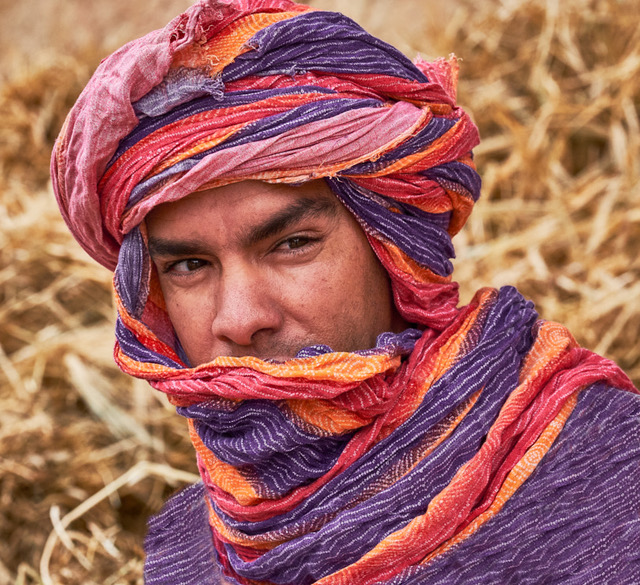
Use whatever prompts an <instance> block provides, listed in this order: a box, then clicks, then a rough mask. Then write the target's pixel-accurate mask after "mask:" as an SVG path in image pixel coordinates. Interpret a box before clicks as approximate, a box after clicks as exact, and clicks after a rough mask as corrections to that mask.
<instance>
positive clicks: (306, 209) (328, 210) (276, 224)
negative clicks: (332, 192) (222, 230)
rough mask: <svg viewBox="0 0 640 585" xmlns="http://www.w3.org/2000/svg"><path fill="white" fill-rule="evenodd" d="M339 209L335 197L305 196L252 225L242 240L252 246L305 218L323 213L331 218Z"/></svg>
mask: <svg viewBox="0 0 640 585" xmlns="http://www.w3.org/2000/svg"><path fill="white" fill-rule="evenodd" d="M337 211H338V202H337V201H336V200H335V199H333V198H329V197H322V198H310V197H303V198H300V199H297V200H296V201H294V202H293V203H291V204H290V205H288V206H287V207H285V208H284V209H282V210H281V211H279V212H278V213H276V214H274V215H272V216H271V217H269V218H268V219H267V221H266V222H265V223H263V224H259V225H256V226H253V227H251V228H250V229H249V230H248V231H247V233H246V234H244V235H243V236H242V238H241V240H242V243H243V244H244V245H246V246H251V245H253V244H257V243H259V242H261V241H263V240H266V239H268V238H271V237H273V236H275V235H278V234H279V233H281V232H282V231H284V230H286V229H287V228H288V227H290V226H292V225H294V224H296V223H297V222H299V221H302V220H303V219H308V218H310V217H318V216H323V215H324V216H326V217H329V218H331V217H335V215H336V213H337Z"/></svg>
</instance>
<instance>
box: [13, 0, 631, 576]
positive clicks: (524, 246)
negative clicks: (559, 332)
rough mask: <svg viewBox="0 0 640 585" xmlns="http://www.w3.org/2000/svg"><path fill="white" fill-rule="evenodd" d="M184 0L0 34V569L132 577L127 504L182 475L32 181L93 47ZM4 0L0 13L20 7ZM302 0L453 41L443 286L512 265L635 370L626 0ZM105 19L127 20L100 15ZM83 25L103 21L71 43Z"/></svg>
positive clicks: (500, 272)
mask: <svg viewBox="0 0 640 585" xmlns="http://www.w3.org/2000/svg"><path fill="white" fill-rule="evenodd" d="M187 3H188V2H178V0H176V1H175V2H173V3H172V2H170V1H169V0H167V1H165V2H162V1H161V0H156V2H150V3H149V6H150V7H151V8H149V9H148V10H146V11H142V12H141V11H140V10H138V12H135V13H133V12H128V11H129V10H133V9H134V8H133V6H131V5H130V3H124V2H112V3H109V4H108V5H107V4H103V5H101V9H100V10H101V11H102V12H100V13H96V14H94V15H92V19H91V20H89V17H88V16H87V15H86V14H85V16H84V19H85V20H84V22H85V23H87V22H91V23H92V25H91V26H85V27H75V28H78V29H81V30H82V32H83V34H84V35H85V37H86V38H83V39H82V40H80V41H74V40H73V38H72V32H73V31H72V30H71V26H73V25H75V24H76V21H74V20H73V17H72V14H73V10H74V8H73V6H76V7H78V8H77V9H78V10H79V11H80V13H82V10H85V11H86V7H85V8H81V6H84V5H83V4H81V3H77V4H76V3H74V2H71V3H68V2H67V3H65V4H64V5H65V6H66V8H64V10H63V12H62V13H61V14H63V15H66V16H65V17H64V19H62V18H61V17H60V16H55V15H56V14H58V12H56V10H57V9H56V8H55V6H58V4H59V5H60V6H62V4H63V3H62V2H53V3H47V4H46V7H45V4H44V3H42V6H43V10H44V11H45V13H46V14H49V16H50V17H51V18H54V16H55V18H58V21H55V22H54V23H53V24H52V23H51V22H50V23H48V24H47V23H43V22H40V24H39V26H40V29H41V30H40V34H39V35H38V34H35V35H31V37H30V40H29V42H30V45H29V48H30V50H34V49H33V47H34V46H35V45H37V42H38V39H40V42H45V41H42V39H47V40H46V42H47V43H48V44H49V45H52V46H50V47H48V52H47V54H45V53H38V54H37V55H26V53H21V54H19V55H17V54H16V53H15V49H16V47H17V46H19V43H18V42H17V41H16V43H14V44H13V52H9V51H8V50H7V51H4V52H3V59H4V61H3V62H2V64H3V86H2V88H1V90H0V112H2V115H1V118H0V401H1V402H0V404H1V406H2V408H1V409H0V541H1V542H2V543H3V546H2V547H0V583H11V582H14V583H19V584H21V585H27V584H32V583H65V584H71V585H73V584H93V583H95V584H102V585H107V584H110V585H115V584H120V583H141V582H142V579H141V567H142V539H143V535H144V526H145V521H146V517H147V516H148V515H149V514H150V513H152V512H154V511H156V510H158V509H159V507H160V506H161V503H162V501H163V499H164V498H165V497H166V496H167V495H168V494H169V493H171V492H172V491H173V490H174V489H176V488H177V487H178V486H179V485H181V484H182V483H184V482H185V481H189V480H190V479H191V478H192V477H193V476H192V475H190V473H191V474H193V473H195V464H194V457H193V453H192V448H191V447H190V445H189V443H188V440H187V439H186V432H185V428H184V423H183V422H182V421H181V419H179V417H177V416H176V415H175V414H174V413H173V412H172V409H171V408H169V407H168V406H167V404H166V402H165V401H164V400H163V399H162V397H160V396H158V395H157V394H156V393H155V392H152V391H151V390H150V389H149V388H148V387H147V386H146V385H145V384H143V383H140V382H135V381H132V380H128V379H126V378H124V377H123V376H121V375H120V374H119V373H118V372H117V371H116V369H115V366H114V365H113V363H112V359H111V346H112V337H113V333H112V331H113V325H112V321H113V309H112V306H111V296H110V290H109V288H110V274H109V273H107V272H106V271H105V270H103V269H102V268H100V267H98V266H96V265H94V263H93V262H92V261H91V260H90V259H89V258H88V257H86V255H85V254H84V253H83V252H82V251H81V250H80V249H79V248H78V246H77V245H76V244H75V243H74V242H73V241H72V239H71V237H70V236H69V235H68V233H67V231H66V228H65V226H64V224H63V222H62V220H61V219H60V217H59V215H58V212H57V208H56V205H55V202H54V200H53V197H52V195H51V193H50V188H49V186H48V159H49V152H50V149H51V146H52V143H53V139H54V137H55V135H56V134H57V131H58V129H59V127H60V125H61V123H62V120H63V118H64V116H65V114H66V112H67V110H68V108H69V107H70V105H71V104H72V103H73V101H74V99H75V97H76V96H77V94H78V93H79V91H80V90H81V88H82V86H83V85H84V83H86V81H87V79H88V76H89V74H90V72H91V71H92V69H93V68H94V67H95V66H96V64H97V62H98V60H99V59H100V58H101V57H102V56H103V55H104V54H105V53H106V51H107V50H108V49H112V48H113V44H114V43H115V42H118V43H119V42H122V41H123V40H126V38H123V36H124V37H131V36H134V35H138V34H142V33H143V32H146V30H147V29H148V28H149V27H150V26H157V25H159V24H161V23H162V22H164V21H165V20H167V18H168V17H170V16H172V15H174V14H175V13H177V11H178V10H179V9H181V8H183V7H184V6H185V5H186V4H187ZM5 4H6V5H0V10H2V11H3V12H5V13H6V12H7V11H8V10H9V6H10V7H11V8H10V9H11V11H14V12H15V11H17V10H20V5H19V4H17V3H13V4H11V5H9V4H8V3H5ZM33 4H34V3H31V4H30V5H27V6H29V8H28V9H27V8H22V10H23V11H24V10H28V11H31V12H32V11H33V10H36V9H37V8H36V7H34V6H33ZM35 4H39V3H38V2H36V3H35ZM392 4H393V5H392ZM52 5H53V6H54V8H51V6H52ZM313 5H314V6H318V7H321V8H329V9H339V10H344V11H345V12H347V13H348V14H349V15H350V16H352V17H354V18H356V19H357V20H358V21H359V22H361V23H362V24H363V25H364V26H365V28H367V29H368V30H370V31H371V32H373V33H374V34H378V35H380V36H382V37H383V38H385V39H386V40H389V41H390V42H393V43H394V44H396V45H398V46H399V47H400V48H401V49H402V50H404V51H405V52H407V53H409V54H411V55H413V54H414V53H415V52H416V51H420V52H422V53H423V55H424V56H425V57H434V56H437V55H439V54H445V55H446V54H447V53H449V52H452V51H453V52H455V53H456V54H457V55H458V56H459V57H461V59H462V61H461V79H460V95H459V101H460V103H461V104H463V105H464V106H465V107H466V108H468V109H469V110H470V111H471V112H472V113H473V115H474V118H475V120H476V122H477V123H478V125H479V127H480V130H481V134H482V136H483V143H482V145H481V146H480V147H479V148H478V149H477V151H476V161H477V163H478V167H479V169H480V171H481V174H482V175H483V177H484V191H483V197H482V199H481V201H480V203H479V204H478V205H477V208H476V210H475V211H474V213H473V214H472V216H471V219H470V222H469V225H468V226H467V228H466V229H465V230H464V231H463V232H462V233H461V234H460V235H459V236H458V237H457V251H458V260H457V261H456V275H457V279H458V280H459V281H460V282H461V287H462V294H463V299H464V300H465V301H468V300H469V298H470V296H471V294H472V292H473V291H474V290H476V289H477V288H479V287H481V286H487V285H489V286H501V285H504V284H514V285H517V286H518V287H519V288H520V289H521V290H522V291H523V292H524V293H525V294H526V295H527V296H529V297H530V298H532V299H533V300H534V301H535V302H536V305H537V307H538V308H539V310H540V312H541V314H542V315H543V316H544V317H545V318H547V319H553V320H557V321H560V322H563V323H565V324H567V325H568V326H569V327H570V329H571V330H572V331H573V333H574V334H575V335H576V337H577V338H578V340H579V341H580V342H581V343H582V344H584V345H585V346H587V347H590V348H592V349H595V350H596V351H598V352H601V353H604V354H605V355H607V356H609V357H611V358H612V359H615V360H616V361H618V362H619V363H620V364H621V365H622V366H623V367H624V368H625V369H626V370H627V371H628V372H629V373H630V374H631V375H632V377H633V378H634V380H635V381H636V383H638V381H640V335H639V332H640V278H639V276H640V260H639V259H638V255H637V253H636V251H637V250H638V249H639V248H640V188H639V177H640V152H639V149H640V122H639V111H640V14H638V11H637V9H636V8H637V7H636V6H635V3H634V2H631V1H630V0H627V1H625V0H569V1H567V2H545V1H543V0H521V1H513V0H502V1H498V0H494V1H490V2H485V3H482V5H480V4H479V3H473V4H472V3H471V2H470V0H459V1H457V2H452V3H446V5H443V3H436V2H435V1H434V2H429V3H428V2H424V1H420V0H405V1H403V2H398V3H389V2H383V1H382V0H352V1H351V2H349V3H348V4H347V3H345V2H344V1H343V0H342V1H341V0H323V1H321V0H316V1H314V2H313ZM60 6H58V8H59V7H60ZM69 6H72V8H69ZM105 6H110V8H105ZM152 9H154V10H155V11H154V10H152ZM109 10H111V12H109ZM65 11H66V12H65ZM14 12H12V13H11V14H12V17H14V19H15V14H14ZM152 12H153V14H152ZM152 18H155V19H156V20H155V21H153V22H154V24H149V23H150V22H151V19H152ZM80 20H81V21H82V19H80ZM120 21H126V28H125V29H118V30H115V29H117V27H116V23H118V22H120ZM4 22H5V23H6V22H14V21H13V20H12V21H9V20H8V19H5V20H4ZM65 22H66V23H67V24H66V28H64V26H65V24H64V23H65ZM68 22H72V23H73V24H72V25H69V24H68ZM45 25H46V26H45ZM47 27H48V28H47ZM3 28H4V29H7V31H9V29H10V28H12V27H11V24H5V25H4V26H3ZM74 30H75V29H74ZM87 30H89V31H94V32H95V31H98V32H99V35H97V36H100V37H102V39H103V41H102V42H101V43H98V42H96V41H93V44H92V43H91V42H89V41H88V40H87V38H89V39H90V38H91V37H90V35H89V36H88V35H87ZM123 30H124V32H123ZM47 31H48V32H47ZM105 31H107V32H109V34H108V35H106V33H105ZM4 32H5V31H4V30H3V37H4V38H7V39H11V38H12V37H11V34H9V35H8V36H5V35H4ZM9 32H11V31H9ZM56 32H57V33H58V36H59V43H58V44H56V43H55V42H54V41H56V39H57V37H56V35H55V34H54V33H56ZM13 34H14V36H16V39H17V38H19V35H15V33H13ZM47 35H48V36H47ZM94 36H95V35H94ZM7 55H9V56H10V57H11V59H13V60H14V61H12V62H11V63H9V62H8V61H7V59H8V57H7ZM16 63H18V65H16ZM22 65H24V67H23V66H22ZM8 71H11V73H10V74H8V73H7V72H8ZM178 470H181V471H178Z"/></svg>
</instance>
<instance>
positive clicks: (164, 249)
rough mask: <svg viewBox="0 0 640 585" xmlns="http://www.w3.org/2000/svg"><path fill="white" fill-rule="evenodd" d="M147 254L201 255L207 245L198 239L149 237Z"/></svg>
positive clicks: (204, 252) (205, 250)
mask: <svg viewBox="0 0 640 585" xmlns="http://www.w3.org/2000/svg"><path fill="white" fill-rule="evenodd" d="M148 245H149V254H150V255H151V256H152V257H154V256H160V257H162V256H169V257H172V256H202V255H204V254H206V253H207V246H206V244H205V243H204V242H201V241H199V240H170V239H165V238H149V244H148Z"/></svg>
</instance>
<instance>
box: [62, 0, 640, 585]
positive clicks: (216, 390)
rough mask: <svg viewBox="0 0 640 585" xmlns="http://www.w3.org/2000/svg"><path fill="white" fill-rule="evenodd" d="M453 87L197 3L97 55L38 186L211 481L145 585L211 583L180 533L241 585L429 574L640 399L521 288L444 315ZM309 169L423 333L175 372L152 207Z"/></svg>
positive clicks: (278, 1)
mask: <svg viewBox="0 0 640 585" xmlns="http://www.w3.org/2000/svg"><path fill="white" fill-rule="evenodd" d="M456 75H457V64H456V61H455V59H454V58H453V57H452V58H450V59H449V60H443V59H441V60H438V61H435V62H433V63H427V62H425V61H422V60H418V61H416V62H415V63H412V62H410V61H409V60H407V59H406V58H405V57H404V56H403V55H402V54H400V53H399V52H398V51H397V50H395V49H394V48H393V47H390V46H389V45H387V44H385V43H383V42H381V41H379V40H378V39H376V38H374V37H372V36H370V35H368V34H367V33H366V32H364V31H363V30H362V29H361V28H360V27H358V26H357V25H356V24H355V23H353V22H352V21H350V20H349V19H347V18H345V17H344V16H342V15H340V14H336V13H330V12H321V11H315V10H311V9H309V8H308V7H305V6H301V5H297V4H294V3H292V2H289V1H287V0H254V1H250V0H239V1H236V2H223V1H215V0H202V1H200V2H199V3H197V4H196V5H195V6H193V7H192V8H191V9H190V10H189V11H188V12H187V13H185V14H183V15H181V16H179V17H178V18H176V19H175V20H174V21H172V22H171V23H170V24H169V25H168V26H167V27H166V28H165V29H163V30H161V31H156V32H154V33H151V34H149V35H147V36H146V37H143V38H142V39H139V40H137V41H133V42H132V43H130V44H128V45H126V46H125V47H123V48H122V49H120V50H119V51H118V52H116V53H114V55H112V56H111V57H109V58H108V59H106V60H105V61H103V63H102V64H101V65H100V67H99V68H98V70H97V71H96V73H95V75H94V77H93V78H92V80H91V81H90V83H89V85H88V86H87V88H86V89H85V91H84V92H83V94H82V95H81V96H80V98H79V99H78V102H77V104H76V106H75V107H74V109H73V110H72V111H71V113H70V114H69V117H68V118H67V121H66V123H65V126H64V128H63V129H62V132H61V134H60V137H59V138H58V141H57V143H56V147H55V150H54V154H53V158H52V177H53V181H54V190H55V193H56V196H57V198H58V202H59V204H60V207H61V210H62V213H63V216H64V217H65V219H66V221H67V223H68V225H69V227H70V228H71V230H72V232H73V233H74V235H75V236H76V238H77V239H78V241H79V242H80V243H81V245H82V246H83V247H84V248H85V250H87V251H88V252H89V253H90V254H91V255H92V256H93V257H94V258H95V259H96V260H97V261H99V262H101V263H102V264H103V265H105V266H107V267H109V268H111V269H114V271H115V274H114V290H115V298H116V302H117V308H118V320H117V326H116V338H117V342H116V348H115V359H116V362H117V363H118V365H119V366H120V368H121V369H122V370H123V371H125V372H126V373H128V374H131V375H133V376H136V377H139V378H143V379H146V380H148V381H149V382H150V384H151V385H152V386H153V387H154V388H156V389H157V390H160V391H162V392H164V393H166V394H167V395H168V396H169V398H170V400H171V402H172V403H173V404H175V405H176V406H177V407H178V412H179V413H180V414H181V415H183V416H185V417H186V418H187V419H188V421H189V429H190V434H191V439H192V441H193V444H194V446H195V450H196V454H197V458H198V465H199V469H200V473H201V476H202V480H203V485H204V491H203V492H202V494H201V495H199V496H198V498H199V501H200V502H201V505H202V506H203V510H205V513H204V515H203V516H202V518H203V520H202V521H203V522H205V523H206V530H205V531H204V532H202V530H201V529H200V528H202V527H200V528H199V529H197V530H196V529H195V528H194V527H186V528H185V530H184V534H182V533H180V534H177V535H175V534H172V535H171V538H170V539H169V540H168V541H167V540H166V534H165V535H164V536H158V537H157V538H156V539H155V540H154V538H151V539H150V540H149V542H148V554H149V559H150V561H149V569H148V572H147V581H148V582H149V583H161V582H162V583H164V582H167V583H173V582H175V583H190V582H193V583H205V582H217V581H209V580H207V579H208V578H207V577H204V576H203V573H202V572H201V571H202V568H201V566H200V565H198V563H196V562H195V560H194V559H195V557H196V556H197V554H196V553H195V552H194V551H195V548H194V542H193V534H197V535H198V537H197V538H198V541H202V540H203V539H204V540H207V541H208V545H210V546H211V551H212V552H211V554H212V558H213V559H214V560H213V563H215V567H216V568H215V569H214V568H213V567H214V565H213V564H212V565H211V567H212V568H211V574H213V572H214V571H216V574H218V572H219V571H221V572H222V573H223V574H224V575H226V576H227V577H228V578H229V582H231V583H241V584H254V583H279V584H283V585H284V584H295V585H307V584H311V583H317V584H323V585H339V584H340V585H342V584H344V585H346V584H357V585H365V584H374V583H387V584H391V583H394V584H396V583H397V584H400V583H403V584H404V583H407V584H408V583H422V582H426V581H424V579H426V577H425V575H427V573H428V571H430V570H431V569H430V567H434V566H436V565H437V561H438V560H439V559H443V558H444V559H448V558H450V555H451V551H452V550H459V549H460V547H461V546H462V545H463V544H464V543H465V542H467V541H469V542H472V541H473V538H474V536H475V535H477V534H479V533H480V532H482V530H483V527H485V525H488V524H489V525H491V523H490V521H492V520H494V519H495V518H496V517H499V516H500V515H501V514H502V517H505V514H504V513H502V511H503V508H505V507H507V506H508V505H509V503H510V502H511V501H512V500H513V499H514V498H516V496H519V494H522V493H523V490H522V489H521V488H522V486H523V484H524V483H525V482H526V481H527V480H528V478H530V476H531V475H532V474H535V473H538V472H539V467H540V464H541V462H542V461H545V457H546V456H547V454H548V453H549V452H550V450H553V449H558V445H560V442H559V439H558V437H561V436H562V433H563V429H564V427H565V423H566V422H567V420H569V418H570V417H571V416H572V413H573V412H574V410H575V409H576V408H577V405H578V404H579V400H580V396H581V393H582V392H583V391H584V390H585V389H586V388H590V387H591V389H593V388H599V389H600V390H601V391H602V392H605V391H606V388H607V387H609V386H612V387H616V388H622V389H626V390H632V389H633V387H632V386H631V383H630V382H629V380H628V378H627V377H626V376H625V375H624V374H623V373H622V372H621V371H620V370H619V369H618V368H617V367H616V366H615V365H614V364H612V363H611V362H609V361H607V360H605V359H603V358H601V357H599V356H596V355H594V354H592V353H590V352H588V351H586V350H584V349H581V348H579V347H578V346H577V344H576V342H575V341H574V339H573V338H572V337H571V335H570V334H569V333H568V332H567V331H566V330H565V329H564V328H563V327H561V326H559V325H557V324H554V323H548V322H543V321H540V320H538V318H537V314H536V313H535V310H534V308H533V305H532V304H531V303H530V302H527V301H526V300H525V299H523V298H522V297H521V295H520V294H519V293H518V292H517V291H516V290H515V289H513V288H508V287H507V288H504V289H502V290H500V291H496V290H492V289H483V290H481V291H479V292H478V293H477V294H476V296H475V297H474V299H473V301H472V302H471V303H470V304H469V305H468V306H465V307H458V294H457V284H456V283H455V282H454V281H453V280H452V278H451V273H452V265H451V262H450V259H451V258H452V256H453V254H454V250H453V247H452V244H451V237H452V236H453V235H455V233H457V232H458V231H459V229H460V228H461V227H462V226H463V224H464V223H465V221H466V219H467V217H468V215H469V213H470V212H471V209H472V207H473V204H474V202H475V201H476V199H477V198H478V196H479V190H480V181H479V178H478V175H477V173H476V172H475V168H474V164H473V159H472V154H471V149H472V148H473V147H474V146H475V145H476V144H477V142H478V135H477V130H476V128H475V126H474V125H473V123H472V122H471V121H470V119H469V116H468V115H467V114H466V113H465V112H464V111H463V110H461V109H460V108H458V107H457V106H456V104H455V86H456ZM317 178H324V180H325V181H326V182H327V183H328V184H329V186H330V187H331V189H332V191H333V192H334V193H335V195H336V197H338V199H339V200H340V201H341V202H342V204H343V205H344V206H345V207H346V208H347V209H348V210H349V211H350V212H352V213H353V215H354V216H355V217H356V218H357V220H358V222H359V223H360V225H361V226H362V228H363V229H364V231H365V233H366V235H367V237H368V240H369V242H370V245H371V247H372V248H373V250H374V252H375V254H376V255H377V257H378V258H379V260H380V262H381V263H382V265H383V266H384V268H385V269H386V270H387V272H388V274H389V277H390V280H391V285H392V290H393V298H394V302H395V305H396V308H397V310H398V312H399V313H400V315H401V316H402V317H403V318H404V319H405V320H406V321H407V322H410V323H412V324H413V327H412V328H411V329H408V330H406V331H404V332H402V333H397V334H394V333H385V334H382V335H380V336H379V338H378V342H377V344H376V347H374V348H364V349H363V350H361V351H355V352H351V353H345V352H333V351H332V350H331V349H330V348H329V347H326V346H313V347H309V348H304V349H303V350H301V351H300V352H299V354H298V355H297V356H296V358H295V359H291V360H288V361H286V362H284V363H274V362H270V361H262V360H260V359H258V358H254V357H226V356H221V357H218V358H216V359H214V360H213V361H212V362H210V363H206V364H202V365H198V366H195V367H191V366H190V364H189V363H188V360H187V359H186V356H185V355H184V352H183V351H182V348H181V347H180V342H179V340H178V339H177V338H176V335H175V333H174V331H173V328H172V325H171V323H170V321H169V318H168V316H167V313H166V310H165V307H164V302H163V299H162V295H161V292H160V289H159V286H158V282H157V274H156V273H155V268H154V267H153V264H152V262H151V261H150V258H149V254H148V251H147V247H146V232H145V228H144V217H145V215H146V214H147V213H148V212H149V211H150V210H151V209H153V208H154V207H155V206H156V205H158V204H160V203H164V202H169V201H176V200H178V199H180V198H182V197H185V196H187V195H188V194H190V193H192V192H194V191H198V190H204V189H209V188H212V187H217V186H222V185H225V184H229V183H233V182H237V181H243V180H262V181H269V182H280V183H292V184H295V183H300V182H303V181H308V180H313V179H317ZM598 383H600V384H599V385H598ZM594 384H595V386H594ZM558 478H560V480H562V479H563V478H564V475H563V474H562V472H560V475H559V476H558ZM183 504H184V505H183V506H182V507H181V506H177V507H176V506H174V508H175V509H174V511H173V512H172V514H173V515H175V517H176V518H177V519H178V520H177V522H178V523H179V522H180V518H182V517H187V515H188V510H187V508H188V507H189V506H187V505H186V503H184V502H183ZM205 518H206V520H204V519H205ZM173 530H174V529H173V528H169V529H168V531H169V532H171V531H173ZM190 535H191V536H190ZM167 543H168V544H167ZM207 550H209V549H207ZM207 554H209V553H207ZM177 558H184V559H185V560H184V562H183V561H176V560H175V559H177ZM172 563H173V564H172ZM176 563H177V564H176ZM181 563H182V564H181ZM178 566H179V567H180V568H179V569H177V568H176V567H178ZM205 570H206V569H205ZM176 571H177V572H176ZM450 574H451V573H450ZM430 578H431V577H430ZM220 579H222V577H220ZM220 582H224V581H222V580H221V581H220ZM484 582H487V581H484Z"/></svg>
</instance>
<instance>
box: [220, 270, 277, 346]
mask: <svg viewBox="0 0 640 585" xmlns="http://www.w3.org/2000/svg"><path fill="white" fill-rule="evenodd" d="M216 289H217V290H216V293H215V295H216V299H215V315H214V317H213V322H212V325H211V327H212V333H213V336H214V338H215V339H216V341H217V342H219V343H220V348H218V350H217V351H216V353H217V354H218V355H225V354H226V355H238V354H242V353H243V349H246V353H247V354H250V353H252V350H253V351H255V349H256V348H254V347H252V346H255V345H256V343H257V342H258V341H260V342H262V341H263V340H264V338H265V337H268V336H269V334H272V333H275V332H276V331H278V329H280V327H281V325H282V314H281V312H280V311H279V307H278V303H277V300H276V298H275V297H276V296H277V295H276V294H275V292H274V288H273V286H270V285H269V283H268V282H267V281H266V279H265V278H264V277H263V275H261V273H260V271H259V269H257V268H256V267H254V266H241V267H234V268H232V269H229V270H227V271H225V272H224V273H223V274H222V275H221V278H220V281H219V283H218V286H217V287H216Z"/></svg>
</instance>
